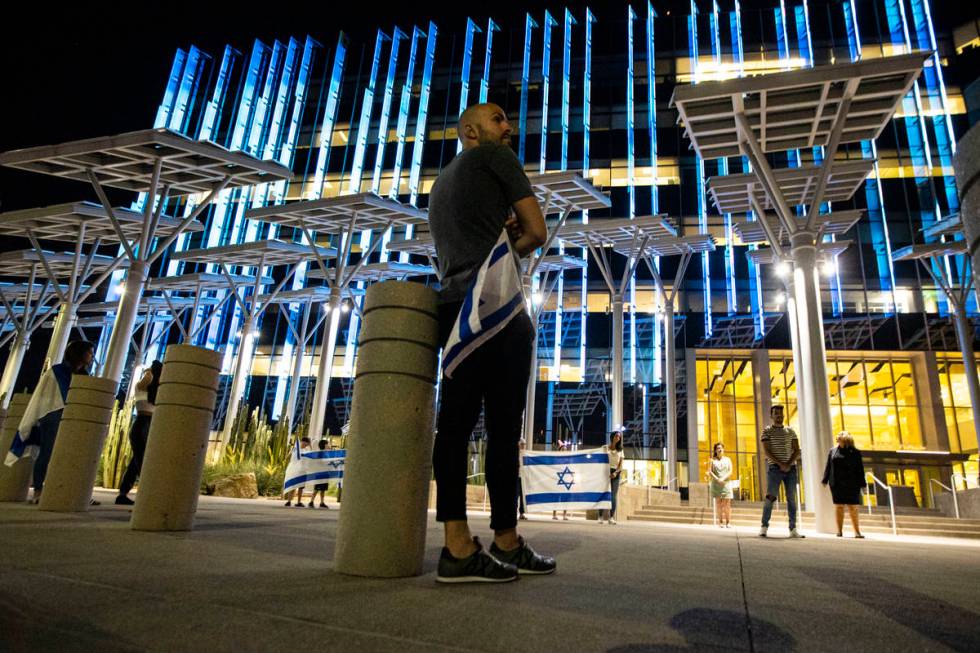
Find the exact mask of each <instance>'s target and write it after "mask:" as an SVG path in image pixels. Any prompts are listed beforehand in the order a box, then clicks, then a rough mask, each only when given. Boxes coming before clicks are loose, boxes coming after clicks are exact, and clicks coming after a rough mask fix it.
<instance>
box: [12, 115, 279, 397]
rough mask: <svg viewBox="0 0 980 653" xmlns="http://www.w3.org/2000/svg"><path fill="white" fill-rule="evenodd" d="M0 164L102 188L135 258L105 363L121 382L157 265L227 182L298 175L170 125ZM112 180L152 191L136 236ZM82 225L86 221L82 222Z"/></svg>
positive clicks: (19, 154) (23, 153) (35, 150)
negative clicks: (182, 199) (172, 220)
mask: <svg viewBox="0 0 980 653" xmlns="http://www.w3.org/2000/svg"><path fill="white" fill-rule="evenodd" d="M0 165H2V166H6V167H10V168H16V169H19V170H26V171H31V172H37V173H40V174H46V175H51V176H55V177H60V178H63V179H74V180H77V181H87V182H88V183H90V184H91V185H92V188H93V189H94V190H95V193H96V195H97V196H98V198H99V201H100V202H101V204H102V209H103V210H104V212H105V217H106V218H107V219H108V221H109V223H110V224H111V226H112V229H113V231H114V233H115V238H116V239H117V240H118V241H119V244H120V245H122V248H123V250H125V252H126V257H127V258H128V259H129V270H128V273H127V275H126V282H125V284H126V285H125V290H124V292H123V295H122V298H121V299H120V301H119V308H118V310H117V312H116V322H115V325H114V327H113V329H112V333H111V336H110V339H109V346H108V351H107V353H106V362H105V368H104V370H103V375H104V376H105V377H106V378H110V379H113V380H115V381H117V382H118V381H119V380H120V378H121V377H122V373H123V366H124V365H125V362H126V357H127V354H128V348H129V342H130V340H131V338H132V335H133V328H134V321H135V319H136V315H137V313H138V306H139V302H140V297H141V296H142V294H143V289H144V286H145V284H146V279H147V276H148V273H149V270H150V266H151V265H152V264H153V263H154V262H155V261H156V260H157V259H158V258H159V257H160V256H162V255H163V254H164V252H166V251H167V250H168V249H169V248H170V246H171V245H172V244H173V242H174V241H175V240H176V239H177V237H178V236H179V235H180V234H181V233H182V232H184V231H185V230H186V229H187V228H188V227H190V225H192V224H193V223H194V222H195V221H196V220H197V217H198V216H199V215H200V214H201V213H202V212H203V211H204V209H206V208H207V207H208V206H209V205H210V204H211V202H212V201H213V200H214V199H215V197H217V195H218V193H220V192H221V191H222V190H224V189H225V188H229V187H233V186H251V185H254V184H258V183H262V182H274V181H280V180H287V179H289V178H290V177H291V175H292V173H291V172H290V170H289V168H287V167H285V166H283V165H280V164H278V163H275V162H273V161H260V160H259V159H256V158H255V157H252V156H250V155H248V154H246V153H244V152H239V151H236V152H232V151H229V150H227V149H225V148H223V147H221V146H220V145H216V144H215V143H212V142H210V141H194V140H191V139H189V138H186V137H184V136H182V135H180V134H177V133H175V132H172V131H169V130H166V129H150V130H143V131H137V132H129V133H125V134H118V135H114V136H105V137H100V138H90V139H85V140H79V141H72V142H68V143H62V144H59V145H48V146H42V147H32V148H27V149H22V150H15V151H11V152H5V153H3V154H0ZM106 187H111V188H121V189H125V190H130V191H136V192H141V193H145V196H144V197H143V198H142V211H141V213H142V216H141V218H140V225H141V226H140V229H139V230H138V232H139V233H138V236H136V237H135V238H130V236H129V235H128V234H127V233H126V231H125V230H124V228H123V224H124V222H125V221H126V220H125V218H120V215H123V214H124V213H123V212H119V213H117V211H116V210H115V209H113V207H112V204H110V202H109V200H108V198H107V196H106V193H105V188H106ZM191 193H201V194H203V195H205V196H204V197H203V198H202V199H201V201H200V202H198V203H197V205H196V206H195V207H194V208H193V210H189V211H187V212H186V215H184V216H183V217H182V218H180V219H179V221H176V224H175V225H174V226H173V228H172V229H164V230H161V229H160V225H161V223H163V222H164V221H165V218H164V215H163V213H164V210H165V208H166V206H167V203H168V199H169V198H170V197H171V196H178V195H186V194H191ZM83 224H84V223H83ZM82 228H83V226H82V225H79V227H78V229H79V230H80V229H82ZM167 231H169V233H167ZM134 233H135V230H134ZM67 237H68V238H69V239H77V240H78V242H82V241H84V238H82V237H79V235H78V234H67ZM131 240H133V242H132V243H131V242H130V241H131ZM31 244H32V245H34V247H35V248H36V249H40V246H39V244H38V243H37V242H35V241H33V240H32V243H31Z"/></svg>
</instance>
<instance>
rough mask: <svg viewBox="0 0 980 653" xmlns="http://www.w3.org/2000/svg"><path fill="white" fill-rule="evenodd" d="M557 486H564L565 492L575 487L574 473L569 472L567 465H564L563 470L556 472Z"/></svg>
mask: <svg viewBox="0 0 980 653" xmlns="http://www.w3.org/2000/svg"><path fill="white" fill-rule="evenodd" d="M566 477H567V478H566ZM558 485H561V486H564V488H565V489H566V490H571V489H572V486H573V485H575V472H573V471H572V470H570V469H569V468H568V465H565V469H563V470H561V471H560V472H558Z"/></svg>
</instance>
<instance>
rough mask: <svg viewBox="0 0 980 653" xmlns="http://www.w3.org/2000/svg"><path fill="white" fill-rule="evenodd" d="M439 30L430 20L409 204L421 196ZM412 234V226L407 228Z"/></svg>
mask: <svg viewBox="0 0 980 653" xmlns="http://www.w3.org/2000/svg"><path fill="white" fill-rule="evenodd" d="M438 35H439V30H438V28H437V27H436V24H435V23H433V22H432V21H429V33H428V35H426V39H425V67H424V68H423V69H422V92H421V94H420V95H419V113H418V116H417V117H416V119H415V143H414V144H413V145H414V147H413V148H412V170H411V173H410V175H409V178H408V190H409V193H410V197H409V200H408V202H409V204H411V205H412V206H415V202H416V200H417V199H418V196H419V179H420V177H421V175H422V147H423V146H424V145H425V128H426V122H427V121H428V115H429V93H430V92H431V91H432V67H433V65H434V64H435V61H436V37H437V36H438ZM406 235H411V228H409V229H407V230H406Z"/></svg>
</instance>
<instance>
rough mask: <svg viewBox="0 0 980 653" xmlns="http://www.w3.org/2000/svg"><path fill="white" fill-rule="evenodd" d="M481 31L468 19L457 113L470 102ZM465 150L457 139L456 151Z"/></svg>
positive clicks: (460, 112)
mask: <svg viewBox="0 0 980 653" xmlns="http://www.w3.org/2000/svg"><path fill="white" fill-rule="evenodd" d="M479 31H480V28H479V27H477V26H476V23H474V22H473V19H472V18H467V19H466V39H465V41H464V45H463V65H462V66H461V67H460V74H459V81H460V84H459V112H458V113H457V115H460V114H462V113H463V111H465V110H466V107H467V102H469V96H470V66H471V65H472V63H473V35H474V34H475V33H477V32H479ZM462 150H463V141H461V140H459V139H458V138H457V139H456V152H457V153H459V152H461V151H462Z"/></svg>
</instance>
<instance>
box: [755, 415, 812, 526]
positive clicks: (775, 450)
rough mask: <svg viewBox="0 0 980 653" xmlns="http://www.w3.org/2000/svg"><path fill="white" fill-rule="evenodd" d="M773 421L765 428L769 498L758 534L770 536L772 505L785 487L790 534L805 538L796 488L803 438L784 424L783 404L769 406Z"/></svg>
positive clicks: (764, 448) (798, 479) (764, 507)
mask: <svg viewBox="0 0 980 653" xmlns="http://www.w3.org/2000/svg"><path fill="white" fill-rule="evenodd" d="M769 416H770V417H771V418H772V423H771V424H770V425H769V426H767V427H766V428H765V430H763V431H762V448H763V450H764V451H765V452H766V500H765V502H764V503H763V504H762V528H760V529H759V537H767V536H768V533H769V519H770V518H771V517H772V508H773V505H774V504H775V503H776V498H777V495H778V494H779V486H780V485H782V486H783V488H784V489H785V490H786V513H787V515H788V516H789V536H790V537H791V538H793V539H802V538H804V537H806V536H805V535H803V533H801V532H800V531H798V530H796V512H797V509H798V506H797V503H796V488H797V487H798V486H799V483H800V476H799V471H798V470H797V467H796V463H797V462H798V461H799V460H800V439H799V438H798V437H797V435H796V432H795V431H794V430H793V429H791V428H789V427H788V426H785V425H784V424H783V420H784V419H785V416H784V413H783V407H782V406H781V405H779V404H773V406H772V408H770V409H769Z"/></svg>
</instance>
